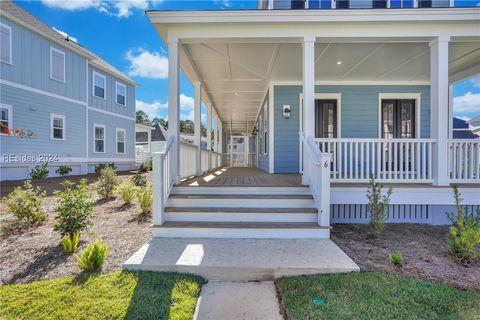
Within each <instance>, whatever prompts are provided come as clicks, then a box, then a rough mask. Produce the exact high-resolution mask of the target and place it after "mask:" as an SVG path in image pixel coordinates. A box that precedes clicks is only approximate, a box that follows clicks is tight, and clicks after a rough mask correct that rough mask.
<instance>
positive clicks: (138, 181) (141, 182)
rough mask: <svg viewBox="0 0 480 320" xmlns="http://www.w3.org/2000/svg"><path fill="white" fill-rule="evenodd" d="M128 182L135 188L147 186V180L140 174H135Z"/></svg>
mask: <svg viewBox="0 0 480 320" xmlns="http://www.w3.org/2000/svg"><path fill="white" fill-rule="evenodd" d="M130 181H131V182H132V183H133V184H134V185H135V186H137V187H144V186H146V185H147V178H145V177H144V176H142V175H141V174H140V173H135V174H134V175H133V177H132V179H131V180H130Z"/></svg>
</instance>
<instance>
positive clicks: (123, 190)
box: [115, 182, 137, 205]
mask: <svg viewBox="0 0 480 320" xmlns="http://www.w3.org/2000/svg"><path fill="white" fill-rule="evenodd" d="M115 191H116V193H117V195H119V196H120V197H121V198H122V200H123V203H124V204H125V205H130V204H132V201H133V198H134V197H135V192H136V191H137V187H135V185H134V184H133V183H131V182H129V183H122V184H121V185H119V186H118V187H117V189H116V190H115Z"/></svg>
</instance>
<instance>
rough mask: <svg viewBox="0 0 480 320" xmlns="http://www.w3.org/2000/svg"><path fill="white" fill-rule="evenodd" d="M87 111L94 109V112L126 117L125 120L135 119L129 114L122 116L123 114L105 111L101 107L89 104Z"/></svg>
mask: <svg viewBox="0 0 480 320" xmlns="http://www.w3.org/2000/svg"><path fill="white" fill-rule="evenodd" d="M88 111H95V112H100V113H105V114H108V115H111V116H115V117H119V118H124V119H127V120H132V121H135V118H132V117H129V116H124V115H123V114H118V113H115V112H111V111H106V110H102V109H98V108H94V107H90V106H89V107H88Z"/></svg>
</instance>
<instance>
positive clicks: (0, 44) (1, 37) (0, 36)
mask: <svg viewBox="0 0 480 320" xmlns="http://www.w3.org/2000/svg"><path fill="white" fill-rule="evenodd" d="M0 48H1V49H0V61H2V62H5V63H8V64H12V28H11V27H9V26H7V25H6V24H4V23H1V22H0Z"/></svg>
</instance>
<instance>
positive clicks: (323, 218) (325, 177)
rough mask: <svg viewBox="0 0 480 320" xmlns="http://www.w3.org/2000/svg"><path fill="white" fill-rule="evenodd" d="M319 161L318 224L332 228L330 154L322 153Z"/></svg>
mask: <svg viewBox="0 0 480 320" xmlns="http://www.w3.org/2000/svg"><path fill="white" fill-rule="evenodd" d="M318 159H319V164H318V166H319V168H318V169H319V170H316V171H317V174H318V177H317V181H318V191H317V192H318V193H319V194H318V201H319V203H318V205H319V207H318V224H319V225H320V226H322V227H330V161H331V155H330V153H321V154H320V155H319V157H318Z"/></svg>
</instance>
